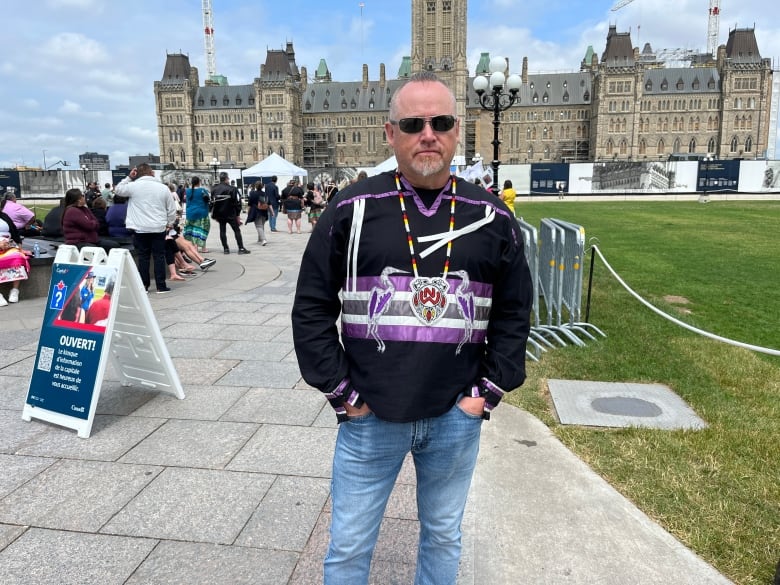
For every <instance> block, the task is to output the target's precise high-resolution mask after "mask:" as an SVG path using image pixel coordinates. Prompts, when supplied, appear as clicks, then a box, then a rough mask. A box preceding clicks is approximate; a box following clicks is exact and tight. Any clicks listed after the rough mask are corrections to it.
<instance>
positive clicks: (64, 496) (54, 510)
mask: <svg viewBox="0 0 780 585" xmlns="http://www.w3.org/2000/svg"><path fill="white" fill-rule="evenodd" d="M80 440H82V441H83V439H80ZM160 471H161V468H159V467H152V466H147V465H121V464H119V463H105V462H101V461H68V460H63V461H58V462H57V463H55V464H54V465H52V466H50V467H49V468H48V469H46V470H45V471H43V472H41V473H40V474H38V475H37V476H35V477H34V478H32V479H31V480H30V481H29V482H27V483H25V484H24V485H23V486H21V487H19V488H17V489H16V490H15V491H14V492H12V493H11V494H10V495H8V496H6V497H5V498H3V499H2V500H0V522H4V523H7V524H27V525H30V526H36V527H40V528H58V529H62V530H76V531H81V532H97V531H98V530H99V529H100V527H101V526H103V525H104V524H105V523H106V522H108V520H110V519H111V517H112V516H113V515H114V514H116V513H117V512H118V511H119V510H120V509H121V508H122V507H123V506H124V505H125V504H127V502H129V501H130V500H131V499H132V498H133V497H135V495H136V494H137V493H138V492H140V491H141V490H142V489H143V488H144V487H145V486H146V485H147V484H148V483H149V482H150V481H152V480H153V479H154V477H155V476H156V475H157V474H158V473H160ZM0 582H2V580H0Z"/></svg>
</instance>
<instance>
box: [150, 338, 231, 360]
mask: <svg viewBox="0 0 780 585" xmlns="http://www.w3.org/2000/svg"><path fill="white" fill-rule="evenodd" d="M230 344H231V341H229V340H227V339H223V340H218V339H180V338H176V339H170V340H168V341H167V342H166V344H165V345H166V346H167V347H168V354H169V355H170V356H171V357H176V358H200V359H205V358H212V357H214V356H215V355H217V354H218V353H219V352H220V351H221V350H223V349H225V348H226V347H228V346H229V345H230Z"/></svg>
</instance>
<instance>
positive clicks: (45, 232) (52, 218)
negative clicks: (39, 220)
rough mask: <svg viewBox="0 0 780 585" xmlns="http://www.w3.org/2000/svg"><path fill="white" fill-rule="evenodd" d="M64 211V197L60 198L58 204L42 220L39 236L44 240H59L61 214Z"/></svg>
mask: <svg viewBox="0 0 780 585" xmlns="http://www.w3.org/2000/svg"><path fill="white" fill-rule="evenodd" d="M64 209H65V197H61V198H60V203H59V205H57V206H56V207H52V208H51V210H50V211H49V213H47V214H46V217H44V218H43V228H42V230H41V235H42V236H43V237H44V238H55V239H59V238H62V237H63V233H62V212H63V210H64Z"/></svg>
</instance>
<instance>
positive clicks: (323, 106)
mask: <svg viewBox="0 0 780 585" xmlns="http://www.w3.org/2000/svg"><path fill="white" fill-rule="evenodd" d="M389 105H390V104H388V106H389ZM329 108H330V104H329V103H328V100H325V101H324V102H323V103H322V109H323V110H327V109H329Z"/></svg>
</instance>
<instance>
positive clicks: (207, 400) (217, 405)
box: [133, 384, 252, 422]
mask: <svg viewBox="0 0 780 585" xmlns="http://www.w3.org/2000/svg"><path fill="white" fill-rule="evenodd" d="M246 392H247V388H243V387H234V386H192V385H189V384H188V385H186V386H184V394H185V396H186V397H185V398H184V400H179V399H178V398H177V397H176V396H173V395H172V394H168V393H161V392H157V393H156V395H155V397H154V398H153V399H152V400H150V401H149V402H147V403H146V404H144V405H143V406H141V407H139V408H138V410H136V411H135V412H133V416H146V417H157V418H178V419H197V420H218V419H219V418H221V417H222V416H223V415H224V414H225V413H226V412H228V411H229V410H230V409H231V408H232V407H233V405H234V404H236V402H237V401H238V400H239V399H240V398H241V397H242V396H243V395H244V394H246ZM246 422H252V421H246Z"/></svg>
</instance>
